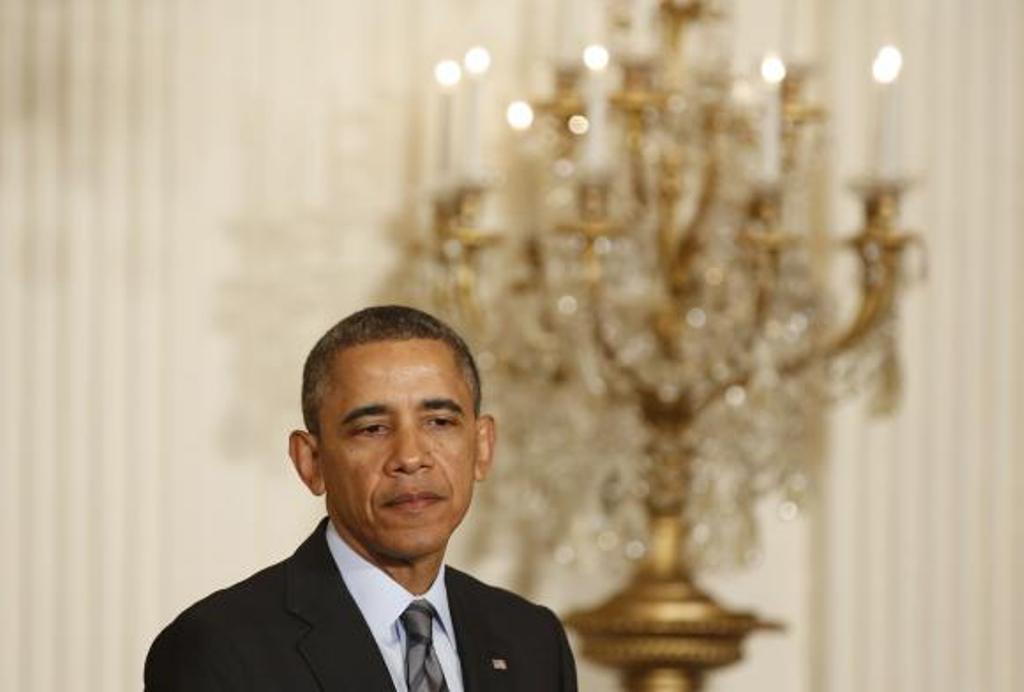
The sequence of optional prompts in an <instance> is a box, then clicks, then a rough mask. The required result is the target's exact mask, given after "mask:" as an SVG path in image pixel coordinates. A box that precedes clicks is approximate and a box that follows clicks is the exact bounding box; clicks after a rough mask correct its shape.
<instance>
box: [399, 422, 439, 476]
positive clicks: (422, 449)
mask: <svg viewBox="0 0 1024 692" xmlns="http://www.w3.org/2000/svg"><path fill="white" fill-rule="evenodd" d="M429 458H430V454H429V452H428V450H427V446H426V445H425V444H424V440H423V439H422V436H421V435H420V431H419V430H417V429H416V428H415V426H403V427H402V428H401V429H400V430H399V432H398V439H397V445H396V448H395V454H394V459H393V463H394V466H395V468H396V469H397V470H400V471H405V472H410V471H415V470H417V469H419V468H420V467H421V466H424V465H426V464H427V463H429Z"/></svg>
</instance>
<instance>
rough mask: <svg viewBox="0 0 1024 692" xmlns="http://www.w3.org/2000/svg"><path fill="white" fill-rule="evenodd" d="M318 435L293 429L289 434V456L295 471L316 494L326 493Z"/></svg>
mask: <svg viewBox="0 0 1024 692" xmlns="http://www.w3.org/2000/svg"><path fill="white" fill-rule="evenodd" d="M316 443H317V440H316V436H314V435H313V434H312V433H308V432H306V431H305V430H293V431H292V434H291V435H289V436H288V456H290V457H291V458H292V464H294V465H295V471H296V472H297V473H298V474H299V478H301V479H302V482H303V483H305V484H306V487H307V488H309V491H310V492H311V493H313V494H314V495H323V494H324V474H323V472H322V470H321V468H320V454H319V451H318V450H317V446H316Z"/></svg>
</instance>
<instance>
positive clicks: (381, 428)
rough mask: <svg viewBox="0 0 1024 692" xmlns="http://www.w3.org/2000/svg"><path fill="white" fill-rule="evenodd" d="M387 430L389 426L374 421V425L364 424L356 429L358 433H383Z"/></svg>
mask: <svg viewBox="0 0 1024 692" xmlns="http://www.w3.org/2000/svg"><path fill="white" fill-rule="evenodd" d="M386 431H387V426H385V425H383V424H381V423H374V424H373V425H364V426H362V427H361V428H358V429H356V434H357V435H381V434H383V433H385V432H386Z"/></svg>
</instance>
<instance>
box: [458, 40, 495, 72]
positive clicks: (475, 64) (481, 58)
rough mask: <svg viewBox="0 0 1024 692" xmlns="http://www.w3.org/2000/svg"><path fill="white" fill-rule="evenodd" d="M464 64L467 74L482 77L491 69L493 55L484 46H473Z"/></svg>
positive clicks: (464, 59)
mask: <svg viewBox="0 0 1024 692" xmlns="http://www.w3.org/2000/svg"><path fill="white" fill-rule="evenodd" d="M462 64H463V65H465V67H466V72H468V73H470V74H472V75H482V74H484V73H485V72H487V70H488V69H490V67H491V54H490V53H489V52H488V51H487V49H486V48H484V47H483V46H473V47H472V48H470V49H469V50H468V51H466V55H465V57H464V58H463V59H462Z"/></svg>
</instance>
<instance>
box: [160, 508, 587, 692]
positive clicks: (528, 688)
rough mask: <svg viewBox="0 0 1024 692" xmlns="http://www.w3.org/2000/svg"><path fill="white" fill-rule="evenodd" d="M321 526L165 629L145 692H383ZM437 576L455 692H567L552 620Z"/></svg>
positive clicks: (503, 596)
mask: <svg viewBox="0 0 1024 692" xmlns="http://www.w3.org/2000/svg"><path fill="white" fill-rule="evenodd" d="M326 521H327V520H326V519H325V520H324V521H322V522H321V523H320V525H319V526H318V527H317V529H316V530H315V531H314V532H313V534H312V535H311V536H310V537H309V538H308V539H306V541H305V542H304V543H303V544H302V545H301V546H299V549H298V550H296V551H295V554H294V555H292V556H291V557H290V558H288V559H287V560H285V561H283V562H280V563H278V564H276V565H273V566H272V567H268V568H267V569H265V570H263V571H261V572H258V573H256V574H254V575H253V576H251V577H249V578H248V579H246V580H245V581H243V582H241V583H239V584H236V585H235V586H232V587H230V588H228V589H225V590H223V591H218V592H216V593H214V594H212V595H211V596H208V597H207V598H205V599H203V600H202V601H199V602H198V603H196V604H195V605H193V606H192V607H190V608H188V609H187V610H185V612H183V613H182V614H181V615H179V616H178V618H177V619H175V620H174V622H172V623H171V624H170V625H168V626H167V627H166V628H165V629H164V631H163V632H161V633H160V635H159V636H158V637H157V638H156V641H154V642H153V645H152V647H151V648H150V650H149V655H148V656H147V657H146V672H145V681H146V690H147V692H215V691H216V692H228V691H235V690H237V691H239V692H242V691H244V692H271V691H274V692H277V691H280V692H307V691H308V692H314V691H316V692H394V685H393V684H392V683H391V677H390V675H389V674H388V671H387V668H386V666H385V664H384V659H383V658H382V656H381V654H380V650H379V649H378V648H377V643H376V642H375V641H374V639H373V635H372V634H371V633H370V629H369V627H367V625H366V622H365V621H364V620H363V617H362V614H361V613H360V612H359V609H358V607H357V606H356V604H355V601H354V600H352V596H351V595H350V594H349V592H348V589H346V588H345V584H344V582H343V581H342V579H341V575H340V574H339V573H338V568H337V566H336V565H335V563H334V559H333V558H332V557H331V553H330V550H329V549H328V547H327V541H326V538H325V537H324V529H325V527H326ZM445 574H446V580H445V582H446V585H447V587H448V602H449V607H450V608H451V615H452V621H453V623H454V625H455V639H456V644H457V646H458V650H459V658H460V660H461V664H462V677H463V682H464V684H465V688H466V692H513V691H519V692H548V691H550V692H575V690H576V668H575V664H574V662H573V657H572V652H571V651H570V649H569V644H568V642H567V641H566V637H565V631H564V630H563V629H562V626H561V624H560V623H559V621H558V618H556V617H555V615H554V613H552V612H551V611H550V610H548V609H547V608H543V607H541V606H536V605H533V604H531V603H529V602H527V601H525V600H523V599H522V598H520V597H518V596H516V595H514V594H511V593H509V592H507V591H502V590H501V589H495V588H493V587H490V586H487V585H486V584H483V583H481V582H479V581H477V580H476V579H474V578H473V577H470V576H469V575H467V574H464V573H462V572H459V571H457V570H454V569H452V568H448V569H447V570H446V572H445ZM502 662H504V663H502Z"/></svg>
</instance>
